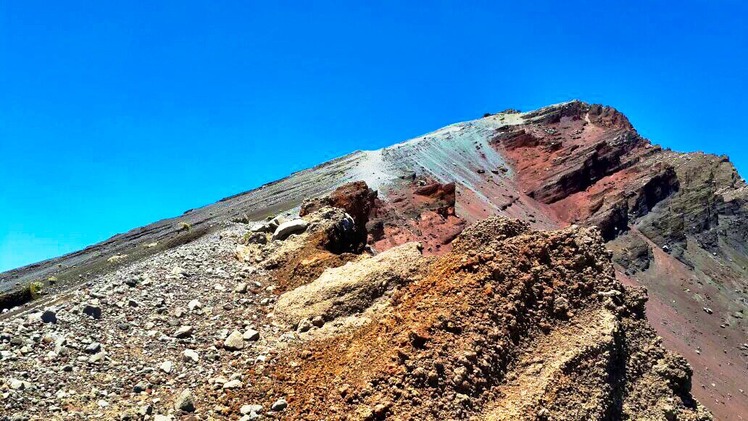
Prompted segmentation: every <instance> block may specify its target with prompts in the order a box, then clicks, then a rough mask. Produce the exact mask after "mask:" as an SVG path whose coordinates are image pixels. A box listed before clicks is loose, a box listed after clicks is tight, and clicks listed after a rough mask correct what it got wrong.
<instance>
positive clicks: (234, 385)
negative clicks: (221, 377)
mask: <svg viewBox="0 0 748 421" xmlns="http://www.w3.org/2000/svg"><path fill="white" fill-rule="evenodd" d="M240 387H242V382H241V381H240V380H230V381H227V382H226V383H224V384H223V388H224V389H238V388H240Z"/></svg>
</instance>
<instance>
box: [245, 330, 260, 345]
mask: <svg viewBox="0 0 748 421" xmlns="http://www.w3.org/2000/svg"><path fill="white" fill-rule="evenodd" d="M242 338H244V340H245V341H253V342H254V341H257V340H259V339H260V332H258V331H256V330H254V329H247V331H246V332H244V334H243V335H242Z"/></svg>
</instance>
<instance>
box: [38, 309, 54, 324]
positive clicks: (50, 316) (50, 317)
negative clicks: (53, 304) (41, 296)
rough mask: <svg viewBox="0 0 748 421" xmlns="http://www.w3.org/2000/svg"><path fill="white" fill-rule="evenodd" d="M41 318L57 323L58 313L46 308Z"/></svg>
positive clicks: (43, 320)
mask: <svg viewBox="0 0 748 421" xmlns="http://www.w3.org/2000/svg"><path fill="white" fill-rule="evenodd" d="M41 319H42V322H44V323H57V313H55V312H54V311H52V310H44V312H42V315H41Z"/></svg>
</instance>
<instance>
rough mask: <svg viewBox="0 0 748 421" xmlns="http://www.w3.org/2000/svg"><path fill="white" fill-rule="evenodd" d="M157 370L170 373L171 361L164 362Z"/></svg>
mask: <svg viewBox="0 0 748 421" xmlns="http://www.w3.org/2000/svg"><path fill="white" fill-rule="evenodd" d="M158 368H160V369H161V371H163V372H164V373H171V369H172V363H171V361H164V362H163V363H161V365H160V366H159V367H158Z"/></svg>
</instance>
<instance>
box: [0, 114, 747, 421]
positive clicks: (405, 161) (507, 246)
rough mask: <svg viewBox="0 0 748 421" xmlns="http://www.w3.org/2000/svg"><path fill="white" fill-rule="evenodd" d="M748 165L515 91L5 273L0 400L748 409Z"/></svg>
mask: <svg viewBox="0 0 748 421" xmlns="http://www.w3.org/2000/svg"><path fill="white" fill-rule="evenodd" d="M746 199H748V190H747V189H746V183H745V181H744V180H743V179H742V178H741V177H740V176H739V175H738V173H737V172H736V170H735V168H734V167H733V166H732V164H731V163H730V162H729V160H728V159H727V158H726V157H717V156H713V155H707V154H703V153H677V152H673V151H670V150H666V149H663V148H661V147H659V146H657V145H654V144H652V143H651V142H650V141H649V140H647V139H645V138H643V137H641V136H640V135H639V134H638V133H637V132H636V130H635V129H634V128H633V126H632V125H631V124H630V122H629V121H628V119H627V118H626V117H625V116H624V115H623V114H621V113H620V112H618V111H617V110H615V109H613V108H610V107H605V106H600V105H590V104H585V103H582V102H579V101H572V102H568V103H563V104H558V105H553V106H549V107H546V108H542V109H539V110H536V111H532V112H526V113H521V112H518V111H515V110H507V111H505V112H502V113H498V114H493V115H486V116H485V117H483V118H480V119H477V120H473V121H468V122H463V123H457V124H453V125H450V126H447V127H445V128H442V129H440V130H437V131H435V132H432V133H429V134H426V135H424V136H420V137H417V138H414V139H411V140H408V141H406V142H403V143H400V144H396V145H393V146H391V147H388V148H384V149H381V150H376V151H359V152H355V153H352V154H350V155H347V156H345V157H342V158H339V159H336V160H333V161H330V162H327V163H325V164H322V165H319V166H317V167H315V168H312V169H309V170H305V171H301V172H298V173H295V174H292V175H291V176H289V177H288V178H285V179H283V180H279V181H277V182H274V183H270V184H267V185H264V186H262V187H260V188H258V189H256V190H253V191H249V192H246V193H242V194H239V195H236V196H232V197H229V198H226V199H223V200H221V201H219V202H217V203H216V204H213V205H210V206H206V207H204V208H200V209H195V210H190V211H188V212H186V213H185V214H184V215H182V216H180V217H177V218H173V219H170V220H164V221H159V222H157V223H154V224H152V225H149V226H146V227H142V228H139V229H137V230H133V231H130V232H128V233H125V234H121V235H117V236H115V237H113V238H111V239H109V240H107V241H106V242H103V243H100V244H97V245H94V246H91V247H89V248H87V249H85V250H82V251H80V252H77V253H73V254H71V255H67V256H62V257H60V258H56V259H52V260H49V261H45V262H41V263H38V264H36V265H31V266H27V267H24V268H19V269H16V270H13V271H9V272H6V273H3V274H1V275H0V291H2V292H3V293H4V295H3V296H2V298H0V304H1V305H2V307H3V308H7V309H9V311H6V312H4V313H3V315H2V316H1V317H2V318H0V356H1V357H2V361H1V362H2V369H0V419H86V418H88V417H93V416H97V417H99V418H104V419H170V417H171V418H174V419H179V418H181V417H184V418H189V417H192V418H193V419H211V418H218V419H240V418H241V419H247V420H248V419H256V418H269V419H275V418H280V419H310V420H311V419H315V420H316V419H371V420H375V419H491V420H504V419H506V420H510V419H511V420H515V419H539V420H542V419H547V420H558V419H567V420H577V419H611V420H613V419H631V420H634V419H635V420H642V419H651V420H660V419H668V420H671V419H672V420H675V419H682V420H702V419H711V417H712V416H713V417H714V418H715V419H724V420H732V419H734V420H740V419H744V418H746V417H748V397H747V396H746V394H745V387H746V385H745V379H747V378H748V339H747V336H746V321H745V318H744V316H748V314H746V307H747V306H748V301H747V299H748V285H747V281H746V279H747V278H746V276H748V248H747V247H748V245H747V243H746V238H747V237H748V226H747V225H746V224H748V222H746V221H748V219H746V217H747V216H748V214H747V213H748V206H747V205H746Z"/></svg>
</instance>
